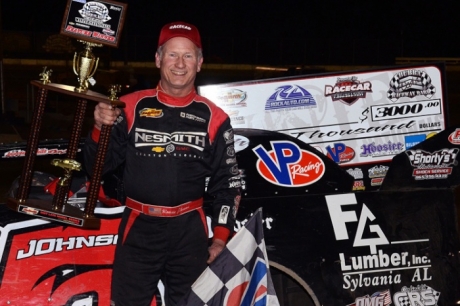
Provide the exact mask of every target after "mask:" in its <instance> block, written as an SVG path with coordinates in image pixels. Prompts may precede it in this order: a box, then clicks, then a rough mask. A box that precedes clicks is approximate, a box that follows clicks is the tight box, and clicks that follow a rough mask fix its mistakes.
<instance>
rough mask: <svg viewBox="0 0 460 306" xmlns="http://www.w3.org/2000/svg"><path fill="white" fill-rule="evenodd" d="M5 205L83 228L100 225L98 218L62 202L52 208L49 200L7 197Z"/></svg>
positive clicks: (94, 227)
mask: <svg viewBox="0 0 460 306" xmlns="http://www.w3.org/2000/svg"><path fill="white" fill-rule="evenodd" d="M6 205H7V206H8V208H10V209H12V210H14V211H16V212H19V213H23V214H26V215H30V216H33V217H40V218H44V219H47V220H51V221H57V222H61V223H65V224H68V225H73V226H77V227H81V228H85V229H99V228H100V226H101V220H100V219H99V218H96V217H94V216H91V217H86V216H84V212H83V211H81V210H80V209H79V208H77V207H74V206H71V205H69V204H64V205H63V206H62V208H61V209H54V208H53V203H51V202H49V201H44V200H37V199H27V200H26V201H24V202H20V201H19V200H17V199H14V198H8V199H7V202H6Z"/></svg>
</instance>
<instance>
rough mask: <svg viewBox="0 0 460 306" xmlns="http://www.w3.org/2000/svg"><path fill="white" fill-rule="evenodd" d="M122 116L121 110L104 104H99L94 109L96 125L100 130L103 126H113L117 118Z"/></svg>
mask: <svg viewBox="0 0 460 306" xmlns="http://www.w3.org/2000/svg"><path fill="white" fill-rule="evenodd" d="M120 114H121V110H120V109H119V108H116V107H113V106H112V105H110V104H108V103H104V102H99V103H98V104H97V105H96V107H95V109H94V125H95V127H96V128H98V129H99V130H100V129H101V127H102V125H113V123H114V122H115V120H116V119H117V117H118V116H119V115H120Z"/></svg>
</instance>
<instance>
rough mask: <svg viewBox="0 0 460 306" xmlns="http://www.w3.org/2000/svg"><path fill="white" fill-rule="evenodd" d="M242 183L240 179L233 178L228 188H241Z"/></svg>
mask: <svg viewBox="0 0 460 306" xmlns="http://www.w3.org/2000/svg"><path fill="white" fill-rule="evenodd" d="M240 187H241V181H240V178H239V177H233V178H232V179H231V180H230V182H229V183H228V188H240Z"/></svg>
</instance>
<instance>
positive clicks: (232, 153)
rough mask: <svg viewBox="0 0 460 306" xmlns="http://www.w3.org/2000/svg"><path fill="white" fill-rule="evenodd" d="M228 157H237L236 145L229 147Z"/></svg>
mask: <svg viewBox="0 0 460 306" xmlns="http://www.w3.org/2000/svg"><path fill="white" fill-rule="evenodd" d="M227 156H230V157H232V156H235V146H234V145H229V146H228V147H227Z"/></svg>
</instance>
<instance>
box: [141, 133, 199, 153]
mask: <svg viewBox="0 0 460 306" xmlns="http://www.w3.org/2000/svg"><path fill="white" fill-rule="evenodd" d="M134 143H135V144H134V146H135V147H136V148H139V147H153V148H155V147H166V146H168V145H169V144H173V145H179V146H185V147H190V148H193V149H196V150H198V151H203V150H204V147H205V145H206V133H205V132H173V133H171V134H170V133H164V132H157V131H152V130H146V129H141V128H136V131H135V135H134ZM152 150H153V149H152Z"/></svg>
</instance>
